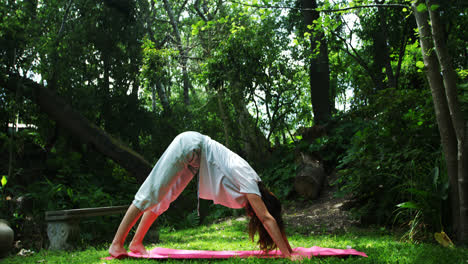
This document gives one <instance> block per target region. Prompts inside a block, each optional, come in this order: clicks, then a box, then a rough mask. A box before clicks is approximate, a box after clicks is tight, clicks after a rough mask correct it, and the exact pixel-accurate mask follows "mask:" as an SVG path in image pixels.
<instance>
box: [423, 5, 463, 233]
mask: <svg viewBox="0 0 468 264" xmlns="http://www.w3.org/2000/svg"><path fill="white" fill-rule="evenodd" d="M437 2H438V1H434V0H426V3H427V8H428V10H429V16H430V19H431V26H432V37H433V39H434V44H435V51H436V54H437V58H438V60H439V64H440V66H441V70H442V77H443V82H444V87H445V95H446V97H447V102H448V108H449V111H450V117H451V119H452V125H453V128H454V130H455V135H456V137H457V149H458V152H457V160H458V196H459V205H460V220H459V223H460V226H459V230H458V236H459V238H460V239H461V241H462V242H468V159H467V155H468V153H467V151H468V148H467V143H466V141H467V140H466V136H465V135H466V131H465V130H466V126H465V120H464V117H463V113H462V111H461V108H460V103H459V102H458V98H457V74H456V72H455V70H454V69H453V66H452V58H451V56H450V54H449V52H448V49H447V46H446V45H445V37H444V32H443V29H442V24H441V21H440V16H439V10H440V5H439V8H437V9H432V6H433V5H435V4H437Z"/></svg>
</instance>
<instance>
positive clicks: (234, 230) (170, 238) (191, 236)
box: [0, 220, 468, 264]
mask: <svg viewBox="0 0 468 264" xmlns="http://www.w3.org/2000/svg"><path fill="white" fill-rule="evenodd" d="M246 228H247V227H246V222H245V221H237V220H229V221H226V222H222V223H219V224H213V225H209V226H200V227H198V228H192V229H184V230H173V229H169V228H163V229H162V230H161V232H160V239H161V243H159V244H153V245H148V247H169V248H177V249H202V250H253V249H257V248H256V245H255V243H252V242H251V241H249V239H248V234H247V233H246V232H245V230H246ZM289 233H290V236H289V239H290V243H291V246H292V247H312V246H320V247H331V248H347V247H352V248H354V249H356V250H359V251H363V252H365V253H366V254H367V255H368V256H369V258H362V257H350V258H345V259H342V258H334V257H332V258H313V259H308V260H304V261H303V262H302V263H424V264H429V263H453V264H468V251H467V250H466V249H461V248H454V249H448V248H443V247H441V246H439V245H437V244H427V243H420V244H410V243H404V242H400V241H399V239H398V238H397V237H394V236H393V235H391V234H390V233H388V232H381V231H378V230H369V229H366V230H362V229H353V230H351V231H349V232H347V233H342V234H336V235H335V234H329V235H317V236H310V235H303V234H300V233H299V232H295V230H289ZM107 246H108V245H102V246H101V247H98V248H93V247H89V248H88V249H86V250H83V251H73V252H63V251H62V252H56V251H55V252H54V251H48V250H43V251H41V252H39V253H36V254H34V255H32V256H29V257H19V256H10V257H8V258H5V259H3V260H1V261H0V262H1V263H2V264H3V263H5V264H10V263H18V264H20V263H21V264H22V263H31V264H32V263H36V264H37V263H67V264H72V263H96V264H104V263H106V264H111V263H138V264H145V263H157V262H158V261H156V260H143V259H133V260H132V259H126V260H102V259H101V258H103V257H107V255H108V254H107ZM215 262H216V263H223V264H224V263H226V264H227V263H239V262H240V263H272V262H273V263H290V261H289V260H287V259H274V260H273V259H258V258H248V259H228V260H168V261H165V262H164V263H167V264H171V263H215Z"/></svg>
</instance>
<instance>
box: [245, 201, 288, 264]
mask: <svg viewBox="0 0 468 264" xmlns="http://www.w3.org/2000/svg"><path fill="white" fill-rule="evenodd" d="M246 197H247V199H248V200H249V203H250V206H251V207H252V209H253V210H254V212H255V214H256V215H257V217H258V219H260V221H261V222H262V224H263V226H264V227H265V229H266V230H267V232H268V234H270V237H271V239H273V242H275V244H276V246H277V247H278V248H279V250H280V251H281V253H283V255H284V256H285V257H287V258H291V253H292V250H291V247H290V246H289V243H288V240H287V239H286V238H285V237H284V236H283V235H282V233H281V231H280V229H279V227H278V224H277V223H276V220H275V218H274V217H273V216H272V215H271V214H270V213H269V212H268V209H267V208H266V206H265V203H264V202H263V200H262V198H261V197H260V196H258V195H257V194H252V193H247V194H246Z"/></svg>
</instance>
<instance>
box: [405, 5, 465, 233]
mask: <svg viewBox="0 0 468 264" xmlns="http://www.w3.org/2000/svg"><path fill="white" fill-rule="evenodd" d="M421 2H422V3H423V1H421V0H420V1H417V2H415V3H413V4H412V7H413V12H414V16H415V19H416V23H417V25H418V29H419V40H420V43H421V51H422V56H423V60H424V66H425V73H426V78H427V80H428V82H429V87H430V89H431V93H432V99H433V102H434V109H435V113H436V119H437V124H438V127H439V133H440V137H441V142H442V148H443V151H444V157H445V161H446V164H447V174H448V177H449V181H450V202H451V207H452V208H451V209H452V226H453V229H454V231H455V232H456V233H458V232H459V229H460V228H459V226H460V224H462V223H460V203H459V189H458V162H457V142H456V135H455V131H454V129H453V124H452V119H451V118H450V113H449V106H448V103H447V99H446V94H445V90H444V84H443V80H442V76H441V75H440V71H439V63H438V61H437V57H436V54H435V53H434V52H433V49H434V44H433V42H432V36H431V29H430V27H429V23H428V15H427V12H426V11H423V12H418V10H417V6H418V4H419V3H421ZM458 239H461V237H459V238H458Z"/></svg>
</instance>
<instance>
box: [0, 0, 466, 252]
mask: <svg viewBox="0 0 468 264" xmlns="http://www.w3.org/2000/svg"><path fill="white" fill-rule="evenodd" d="M467 10H468V6H467V4H466V3H465V2H464V1H461V0H453V1H441V2H440V3H438V2H436V1H377V0H375V1H368V0H362V1H340V0H336V1H328V0H327V1H316V0H311V1H306V0H297V1H287V0H286V1H283V0H262V1H257V0H252V1H242V0H241V1H236V0H226V1H224V0H218V1H208V0H192V1H188V0H184V1H179V0H174V1H168V0H163V1H148V0H138V1H129V0H104V1H86V0H75V1H72V0H68V1H64V0H62V1H55V0H50V1H38V0H35V1H9V0H6V1H2V2H1V3H0V15H1V16H0V17H1V19H0V58H1V61H0V71H1V73H0V105H1V107H0V158H1V161H2V162H1V163H0V178H1V179H2V181H1V183H2V184H1V190H0V195H1V200H0V208H1V210H0V218H5V219H7V220H9V221H10V223H11V224H12V226H13V228H14V229H15V231H16V236H17V239H21V240H23V242H24V243H27V242H28V241H29V242H30V243H32V244H34V247H36V248H40V247H44V246H45V245H46V239H45V225H44V222H43V221H44V220H43V217H44V212H45V211H47V210H59V209H71V208H85V207H99V206H111V205H124V204H129V203H130V201H131V200H132V198H133V195H134V193H135V192H136V190H137V189H138V186H139V184H140V183H141V182H142V181H143V180H144V178H145V177H146V175H147V173H148V171H149V170H150V169H151V167H152V164H154V163H155V162H156V161H157V159H158V157H159V156H160V155H161V154H162V152H163V151H164V150H165V148H166V147H167V146H168V145H169V143H170V142H171V141H172V139H173V138H174V137H175V136H176V135H177V134H178V133H180V132H183V131H187V130H193V131H199V132H201V133H204V134H206V135H209V136H210V137H212V138H213V139H215V140H217V141H219V142H221V143H223V144H224V145H226V146H227V147H229V148H231V149H232V150H234V151H235V152H237V153H239V154H240V155H241V156H243V157H244V158H245V159H247V160H248V161H249V162H250V163H251V164H252V165H253V166H254V168H255V169H256V170H257V171H258V172H259V174H260V176H261V178H262V179H263V181H264V182H266V184H267V185H268V186H269V187H270V188H271V189H272V190H273V191H274V192H275V193H276V194H277V195H278V196H279V197H280V198H281V199H283V200H285V201H293V200H295V201H302V202H303V203H307V202H309V201H307V199H304V198H301V197H300V196H299V195H298V194H297V193H296V192H295V191H294V178H295V173H296V170H297V163H296V160H297V156H298V153H309V154H311V155H314V156H315V157H318V158H319V159H320V160H321V161H322V162H323V164H325V170H326V172H327V173H328V174H332V173H333V174H335V175H336V177H335V180H334V181H331V182H329V183H330V184H332V185H335V186H336V187H337V188H338V192H337V193H336V195H341V196H348V197H351V198H352V200H353V203H352V209H351V211H352V213H353V215H354V217H356V218H357V219H359V221H360V222H361V223H362V224H365V225H370V224H377V225H380V226H394V227H395V226H396V227H402V226H404V227H405V228H408V229H409V233H408V234H409V238H410V239H420V238H424V237H425V236H427V234H430V233H432V232H435V231H438V232H439V231H441V230H444V231H446V232H447V233H448V234H449V235H450V236H451V237H452V238H454V239H455V240H456V241H461V242H463V241H466V240H467V232H468V228H467V225H468V221H464V220H466V219H467V214H468V213H467V212H468V203H467V195H468V194H467V193H468V191H467V190H468V188H467V184H466V182H467V181H466V177H467V176H466V175H467V173H468V172H467V170H468V169H467V165H466V164H468V162H466V161H467V158H466V157H467V151H466V150H467V143H466V140H465V138H466V136H465V135H467V133H468V122H467V120H468V70H467V66H468V61H467V59H466V58H467V52H468V49H467V45H466V43H468V32H467V30H468V27H467V26H468V18H467ZM428 22H429V23H428ZM441 73H442V74H441ZM444 102H445V103H444ZM311 127H312V129H311ZM310 134H313V135H310ZM195 196H196V185H194V184H192V185H191V186H190V187H189V188H188V189H187V190H186V191H184V193H183V196H182V197H181V198H180V199H179V200H181V201H182V202H179V203H178V205H177V206H174V208H171V209H170V210H169V211H168V213H167V214H164V215H163V218H162V219H161V223H160V224H161V225H169V226H173V227H174V228H182V227H186V226H191V225H198V224H200V223H201V222H209V221H212V220H213V219H218V218H220V217H223V216H228V215H232V214H238V213H239V212H237V211H232V210H228V209H225V208H222V207H217V206H213V205H211V204H210V203H204V204H203V207H202V211H203V212H204V213H203V214H202V218H201V219H200V218H199V217H198V216H197V214H196V203H195V202H193V201H195V198H194V197H195ZM183 201H186V202H183ZM181 214H182V215H184V216H186V217H184V218H183V221H181V220H180V215H181ZM176 219H177V220H176ZM118 220H119V219H116V218H112V219H107V218H105V217H104V218H100V219H91V220H87V221H88V222H85V223H84V224H86V226H87V228H86V231H85V234H83V236H82V237H83V240H84V242H86V243H89V242H92V243H94V242H101V241H98V238H97V237H99V236H94V235H92V234H101V233H106V234H107V237H108V235H109V234H111V233H112V232H114V231H115V230H114V229H115V227H116V226H117V224H118V223H117V221H118ZM109 221H111V222H113V223H109ZM102 237H106V236H102Z"/></svg>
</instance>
